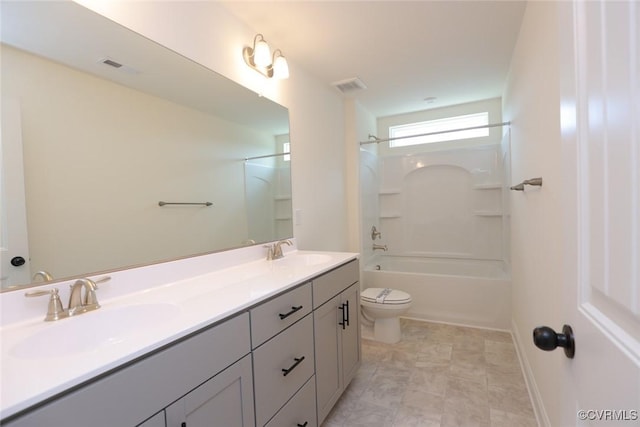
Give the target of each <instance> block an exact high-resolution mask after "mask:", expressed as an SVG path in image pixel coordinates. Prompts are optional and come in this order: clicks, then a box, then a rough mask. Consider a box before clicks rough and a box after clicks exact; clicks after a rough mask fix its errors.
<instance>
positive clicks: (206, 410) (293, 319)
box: [2, 260, 360, 427]
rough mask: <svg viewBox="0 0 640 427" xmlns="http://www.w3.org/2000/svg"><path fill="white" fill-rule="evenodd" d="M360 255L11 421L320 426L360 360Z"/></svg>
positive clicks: (99, 425) (27, 424)
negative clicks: (358, 257) (358, 258)
mask: <svg viewBox="0 0 640 427" xmlns="http://www.w3.org/2000/svg"><path fill="white" fill-rule="evenodd" d="M358 276H359V267H358V261H357V260H355V261H351V262H348V263H347V264H344V265H342V266H340V267H337V268H335V269H334V270H331V271H329V272H328V273H325V274H323V275H320V276H318V277H315V278H313V279H312V280H311V281H309V282H306V283H303V284H301V285H299V286H296V287H294V288H292V289H289V290H287V291H285V292H283V293H281V294H279V295H276V296H275V297H273V298H270V299H268V300H267V301H264V302H261V303H258V304H257V305H255V306H253V307H250V308H249V310H248V311H243V312H241V313H238V314H237V315H236V316H235V317H232V318H229V319H226V320H224V321H223V322H220V323H218V324H216V325H213V326H211V327H208V328H205V329H203V330H201V331H199V332H197V333H194V334H192V335H191V336H189V337H185V338H183V339H180V340H178V341H177V342H175V343H173V344H170V345H168V346H166V347H164V348H161V349H158V350H156V351H154V352H152V353H151V354H148V355H146V356H144V357H142V358H140V359H138V360H136V361H133V362H131V363H129V364H127V365H125V366H123V367H120V368H116V369H115V370H114V371H112V372H110V373H108V374H105V375H103V376H101V377H99V378H96V379H94V380H91V381H89V382H88V383H86V384H84V385H82V386H80V387H78V388H76V389H73V390H70V391H68V392H65V393H63V394H61V395H59V396H56V397H55V398H54V399H52V400H51V401H49V402H45V403H43V404H42V405H40V406H38V407H37V408H35V409H33V410H31V411H28V412H26V413H25V414H22V415H20V416H18V417H15V418H13V419H10V420H8V421H7V420H2V425H3V426H7V427H35V426H38V427H40V426H45V425H47V426H48V425H51V426H63V425H64V426H66V427H86V426H88V425H91V426H92V427H115V426H123V427H127V426H138V427H184V426H187V427H252V426H256V427H265V426H266V427H286V426H292V427H295V426H305V427H317V426H318V425H321V424H322V421H323V420H324V419H325V417H326V416H327V414H328V413H329V411H330V410H331V408H332V407H333V405H335V403H336V402H337V400H338V398H339V397H340V395H341V394H342V392H343V391H344V389H345V388H346V387H347V385H348V384H349V382H350V381H351V379H352V378H353V376H354V374H355V371H356V370H357V368H358V366H359V364H360V329H359V323H360V322H359V312H360V309H359V301H360V291H359V284H358Z"/></svg>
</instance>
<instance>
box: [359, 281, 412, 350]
mask: <svg viewBox="0 0 640 427" xmlns="http://www.w3.org/2000/svg"><path fill="white" fill-rule="evenodd" d="M360 304H361V305H362V312H363V315H364V317H365V318H369V320H371V321H373V322H374V324H373V338H374V340H376V341H380V342H384V343H388V344H394V343H397V342H398V341H400V339H401V338H402V332H401V331H400V318H399V316H400V315H402V314H404V313H406V311H407V310H408V309H409V307H411V295H409V294H408V293H406V292H402V291H398V290H396V289H389V288H367V289H365V290H364V291H362V293H361V294H360Z"/></svg>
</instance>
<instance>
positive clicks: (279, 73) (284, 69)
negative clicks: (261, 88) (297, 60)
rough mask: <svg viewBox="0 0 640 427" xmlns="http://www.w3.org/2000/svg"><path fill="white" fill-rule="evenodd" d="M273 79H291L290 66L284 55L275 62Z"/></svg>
mask: <svg viewBox="0 0 640 427" xmlns="http://www.w3.org/2000/svg"><path fill="white" fill-rule="evenodd" d="M273 77H274V78H276V79H288V78H289V64H287V60H286V59H285V57H284V56H282V55H280V56H278V57H277V58H276V59H275V60H274V61H273Z"/></svg>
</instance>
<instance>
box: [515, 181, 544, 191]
mask: <svg viewBox="0 0 640 427" xmlns="http://www.w3.org/2000/svg"><path fill="white" fill-rule="evenodd" d="M525 185H534V186H536V187H542V178H531V179H525V180H524V181H522V182H521V183H520V184H518V185H514V186H513V187H511V190H515V191H524V186H525Z"/></svg>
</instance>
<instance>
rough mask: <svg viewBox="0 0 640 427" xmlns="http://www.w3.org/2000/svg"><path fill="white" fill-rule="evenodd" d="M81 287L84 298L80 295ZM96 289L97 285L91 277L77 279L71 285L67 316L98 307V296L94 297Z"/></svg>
mask: <svg viewBox="0 0 640 427" xmlns="http://www.w3.org/2000/svg"><path fill="white" fill-rule="evenodd" d="M82 289H84V298H83V297H82ZM96 289H98V285H96V282H94V281H93V280H91V279H78V280H76V282H75V283H74V284H73V286H71V295H70V296H69V308H68V309H67V310H68V311H69V316H73V315H74V314H80V313H84V312H87V311H91V310H97V309H99V308H100V304H98V298H97V297H96Z"/></svg>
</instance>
